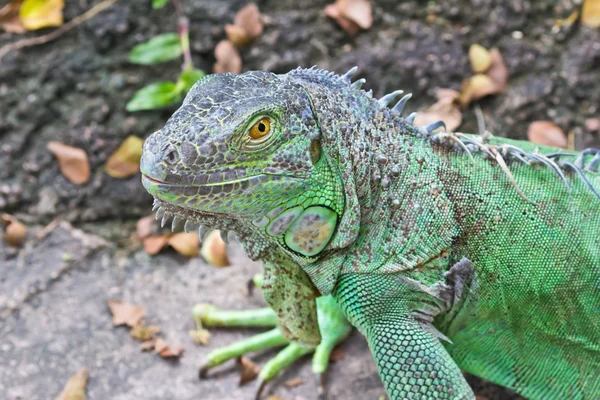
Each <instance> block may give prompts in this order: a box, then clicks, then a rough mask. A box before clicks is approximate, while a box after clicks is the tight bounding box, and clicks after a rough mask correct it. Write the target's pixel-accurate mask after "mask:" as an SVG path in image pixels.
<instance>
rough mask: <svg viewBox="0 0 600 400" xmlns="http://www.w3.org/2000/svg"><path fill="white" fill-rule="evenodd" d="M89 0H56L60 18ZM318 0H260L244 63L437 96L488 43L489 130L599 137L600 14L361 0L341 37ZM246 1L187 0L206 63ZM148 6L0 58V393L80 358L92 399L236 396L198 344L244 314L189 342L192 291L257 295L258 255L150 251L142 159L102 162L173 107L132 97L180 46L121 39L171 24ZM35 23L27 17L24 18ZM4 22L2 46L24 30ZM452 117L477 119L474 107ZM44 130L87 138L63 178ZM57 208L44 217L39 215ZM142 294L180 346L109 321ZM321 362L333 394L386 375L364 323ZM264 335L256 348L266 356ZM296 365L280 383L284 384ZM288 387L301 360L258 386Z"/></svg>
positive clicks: (40, 385)
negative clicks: (4, 233)
mask: <svg viewBox="0 0 600 400" xmlns="http://www.w3.org/2000/svg"><path fill="white" fill-rule="evenodd" d="M95 3H96V1H92V0H81V1H78V2H68V4H67V6H66V8H65V19H66V20H70V19H72V18H74V17H75V16H77V15H79V14H81V13H82V12H84V11H85V10H87V9H89V8H90V7H91V6H92V5H93V4H95ZM327 3H328V1H308V0H296V1H289V0H279V1H259V2H258V6H259V8H260V10H261V11H262V13H263V14H264V15H265V16H266V17H267V18H266V19H267V25H266V26H265V32H264V33H263V35H261V36H260V37H259V38H258V39H257V40H256V41H255V42H254V43H253V44H252V45H251V46H249V47H248V48H246V49H245V50H243V51H242V58H243V68H244V69H263V68H266V69H269V70H271V71H274V72H286V71H288V70H289V69H291V68H295V67H296V66H298V65H301V66H311V65H315V64H316V65H318V66H319V67H322V68H326V69H330V70H334V71H337V72H345V71H346V70H347V69H349V68H350V67H351V66H353V65H358V66H359V68H360V69H359V76H360V77H364V78H366V79H367V84H366V86H365V87H366V88H372V89H373V90H374V92H375V95H377V96H380V95H382V94H384V93H387V92H389V91H391V90H394V89H398V88H402V89H404V90H405V91H407V92H412V93H413V94H414V97H413V100H411V103H410V104H409V106H408V108H409V109H410V111H413V110H417V109H419V108H422V107H426V106H428V105H430V104H431V103H433V102H434V97H433V94H434V89H435V88H436V87H443V88H454V89H459V88H460V83H461V81H462V80H463V79H464V78H466V77H468V76H469V75H470V74H471V72H470V66H469V62H468V57H467V51H468V48H469V45H470V44H472V43H479V44H481V45H484V46H486V47H498V48H499V49H500V52H501V53H502V55H503V57H504V60H505V62H506V64H507V67H508V69H509V72H510V80H509V85H508V89H507V90H506V92H505V93H503V94H501V95H497V96H493V97H490V98H487V99H484V100H483V101H481V102H480V104H481V107H482V109H483V112H484V115H485V119H486V123H487V127H488V129H489V130H490V131H492V132H493V133H495V134H497V135H501V136H509V137H514V138H525V133H526V131H527V127H528V125H529V123H530V122H531V121H533V120H550V121H553V122H555V123H557V124H558V125H559V126H560V127H561V128H562V129H563V130H564V131H565V132H568V131H573V135H574V137H575V144H576V147H577V148H584V147H588V146H590V145H594V144H595V145H596V146H597V145H598V144H599V143H600V138H599V137H598V132H590V131H586V129H585V128H584V125H585V123H584V121H585V120H586V119H588V118H598V115H599V110H598V104H600V31H599V30H598V29H595V30H594V29H591V28H586V27H582V26H581V25H579V24H573V25H572V26H563V27H561V28H555V24H556V20H557V19H561V18H566V17H567V16H568V15H569V14H571V12H572V11H573V10H574V9H575V8H577V7H578V5H577V4H578V2H576V1H563V0H561V1H549V0H542V1H535V2H533V1H523V0H511V1H493V0H473V1H460V0H451V1H444V2H428V3H427V5H423V2H419V1H402V2H398V1H372V3H373V14H374V23H373V27H372V28H371V29H370V30H368V31H365V32H362V33H360V34H359V35H357V36H356V37H354V38H351V37H349V36H348V35H347V34H346V33H345V32H344V31H342V30H341V29H340V28H339V27H338V26H337V25H336V23H335V22H334V21H332V20H331V19H329V18H328V17H326V16H325V14H324V13H323V8H324V7H325V5H326V4H327ZM243 4H244V2H241V1H230V0H227V1H200V0H188V1H185V10H186V13H187V15H188V16H189V18H190V23H191V39H192V51H193V58H194V63H195V64H196V65H197V66H198V67H200V68H202V69H204V70H205V71H211V69H212V64H213V62H214V58H213V50H214V46H215V44H216V43H217V42H218V41H219V40H221V39H222V38H223V37H224V33H223V27H224V25H225V24H226V23H230V22H231V21H232V20H233V16H234V14H235V12H236V11H237V10H238V9H239V8H240V7H241V6H242V5H243ZM170 7H171V6H170V5H168V6H167V8H165V9H163V10H162V11H153V10H152V9H151V7H150V1H147V0H137V1H129V2H125V1H119V2H117V3H116V4H115V5H114V6H112V7H111V8H110V9H108V10H107V11H104V12H102V13H100V14H99V15H97V16H96V17H94V18H93V19H91V20H89V21H87V22H85V23H83V24H82V25H80V26H79V27H77V28H75V29H74V30H72V31H70V32H68V33H66V34H64V35H63V36H61V37H60V38H58V39H57V40H55V41H53V42H50V43H48V44H45V45H41V46H36V47H31V48H28V49H24V50H21V51H15V52H11V53H9V54H8V55H6V56H5V57H4V59H3V60H2V62H1V63H0V211H1V212H8V213H11V214H14V215H16V216H17V217H18V218H19V219H20V220H21V221H23V222H24V223H25V224H26V225H27V226H28V228H29V231H28V237H27V241H26V243H25V245H24V247H23V248H21V249H19V250H17V251H15V250H13V249H10V248H8V247H6V246H5V244H4V242H3V241H1V240H0V337H2V341H1V342H0V398H3V399H4V398H6V399H9V400H16V399H26V400H35V399H52V398H54V397H55V396H56V395H57V394H58V393H59V392H60V391H61V388H62V386H63V384H64V382H65V381H66V380H67V379H68V377H69V376H70V375H71V374H72V373H74V372H75V371H76V370H78V369H79V368H81V367H87V368H88V370H89V373H90V382H89V386H88V396H89V398H90V399H133V398H144V399H198V398H202V399H215V400H216V399H242V398H250V397H251V395H252V393H253V390H254V388H253V386H252V384H250V385H247V386H243V387H238V384H237V383H238V382H237V381H238V379H239V376H238V374H237V372H236V371H235V370H234V367H233V365H232V364H227V366H225V367H223V368H220V369H219V370H218V371H216V372H215V373H214V374H213V375H212V376H211V378H210V379H209V380H206V381H199V380H198V379H197V368H198V366H199V364H200V361H201V359H202V357H203V355H205V354H206V353H207V352H208V351H209V349H213V348H216V347H218V346H220V345H224V344H227V343H230V342H231V341H233V340H235V339H239V338H242V337H247V336H249V335H251V334H252V332H251V331H249V330H248V331H233V332H232V331H227V330H215V331H213V337H212V340H211V343H210V345H209V346H208V348H207V347H198V346H195V345H194V344H193V343H192V340H191V339H190V338H189V336H188V330H190V329H192V328H193V323H192V320H191V318H190V310H191V307H192V306H193V305H194V304H195V303H197V302H212V303H214V304H217V305H218V306H220V307H223V308H238V309H241V308H247V307H259V306H261V305H262V300H261V299H260V297H259V296H258V295H254V296H250V297H249V296H248V295H247V293H246V289H245V287H246V281H247V279H248V278H250V277H251V276H252V274H253V273H255V272H257V271H259V267H258V266H257V265H256V264H254V263H252V262H250V261H248V260H247V259H246V258H245V257H244V255H243V253H242V251H241V249H239V248H238V247H237V246H235V245H233V246H232V247H231V249H230V252H231V258H232V260H233V261H234V262H233V264H234V265H233V266H232V267H231V268H228V269H219V270H217V269H214V268H212V267H209V266H208V265H207V264H205V263H204V262H203V261H201V260H200V259H196V258H195V259H191V260H188V259H184V258H182V257H181V256H178V255H177V254H176V253H175V252H172V251H167V252H165V253H162V254H160V255H158V256H155V257H150V256H148V255H147V254H146V253H145V252H144V251H143V249H140V248H139V246H138V248H135V247H132V246H131V243H130V241H129V237H130V236H131V234H132V233H133V232H134V230H135V222H136V221H137V219H139V218H140V217H142V216H145V215H148V214H149V211H150V207H151V199H150V197H149V195H147V194H146V193H145V191H144V189H143V188H142V186H141V184H140V179H139V176H135V177H132V178H130V179H126V180H118V179H113V178H111V177H109V176H108V175H106V173H104V172H103V170H102V168H101V167H102V166H103V165H104V163H105V162H106V160H107V158H108V156H109V155H110V154H112V152H113V151H114V150H115V149H116V148H117V146H118V145H119V144H120V143H121V142H122V141H123V139H124V138H125V137H127V136H128V135H132V134H134V135H138V136H140V137H145V136H147V135H148V134H150V133H151V132H153V131H154V130H156V129H159V128H160V127H161V125H162V124H163V123H164V121H165V120H166V119H167V118H168V116H169V115H170V114H171V113H172V112H173V111H174V108H171V109H166V110H164V111H158V112H143V113H127V112H126V111H125V104H126V103H127V101H128V100H129V99H130V98H131V96H132V94H133V93H134V91H135V90H137V89H139V88H140V87H142V86H144V85H146V84H148V83H150V82H154V81H158V80H165V79H174V78H175V77H176V75H177V73H178V70H179V65H178V63H177V62H172V63H168V64H162V65H159V66H154V67H141V66H137V65H132V64H130V63H128V62H127V55H128V52H129V50H130V49H131V48H132V47H133V46H134V45H135V44H137V43H139V42H142V41H144V40H147V39H149V38H150V37H152V36H154V35H156V34H157V33H160V32H172V31H175V29H176V20H175V17H174V14H173V9H172V8H170ZM36 34H38V33H31V34H28V35H30V36H34V35H36ZM19 38H20V37H17V35H14V34H9V33H1V34H0V46H2V45H4V44H6V43H10V42H13V41H15V40H18V39H19ZM464 118H465V120H464V122H463V125H462V126H461V130H462V131H465V132H476V131H477V124H476V122H475V117H474V113H473V111H472V109H468V110H466V111H465V113H464ZM51 140H56V141H60V142H63V143H66V144H69V145H72V146H76V147H80V148H82V149H84V150H85V151H86V152H87V154H88V155H89V158H90V163H91V167H92V178H91V180H90V182H89V183H88V184H86V185H83V186H81V185H74V184H72V183H70V182H69V181H68V180H66V179H65V178H64V177H63V176H62V175H61V173H60V171H59V169H58V165H57V163H56V160H55V159H54V157H53V156H52V155H51V154H50V153H49V152H48V151H47V150H46V144H47V143H48V141H51ZM57 218H59V219H60V220H61V221H62V222H59V223H54V224H53V226H54V229H46V231H44V227H45V226H47V224H49V223H51V222H52V221H56V219H57ZM111 298H117V299H123V300H127V301H130V302H132V303H135V304H139V305H142V306H144V307H145V308H146V310H147V319H148V320H149V321H150V322H151V323H153V324H155V325H158V326H160V327H161V329H162V331H163V336H164V337H165V338H166V339H167V340H168V341H169V342H171V343H174V344H182V345H184V346H185V348H186V350H185V354H184V356H183V358H181V360H179V361H175V362H171V361H165V360H163V359H160V358H159V357H158V356H156V355H153V354H148V353H142V352H141V351H140V350H139V344H138V343H137V342H135V341H133V340H132V339H131V338H130V337H129V333H128V331H127V330H126V329H123V328H113V327H112V326H111V317H110V313H109V310H108V307H107V305H106V301H107V300H108V299H111ZM342 348H343V351H344V353H345V358H344V359H343V360H340V361H337V362H335V363H334V364H333V365H332V368H331V371H330V374H329V384H328V389H329V398H330V399H373V400H375V399H378V398H379V397H380V396H381V395H383V393H384V392H383V389H382V386H381V383H380V381H379V378H378V377H377V374H376V370H375V367H374V365H373V362H372V360H371V358H370V355H369V353H368V349H367V346H366V344H365V342H364V340H363V339H362V338H361V337H360V335H358V334H356V333H355V334H353V336H352V337H351V338H350V340H348V341H347V342H346V343H345V344H344V345H343V346H342ZM273 354H274V353H267V354H266V355H261V356H257V357H254V359H255V361H257V362H264V361H265V360H267V359H268V357H269V356H272V355H273ZM295 377H301V378H302V379H303V384H302V385H300V386H298V387H296V388H292V389H288V388H286V387H285V386H283V385H282V383H283V382H285V381H286V380H288V379H290V378H295ZM472 383H473V385H474V387H476V389H477V392H478V393H479V394H480V395H483V396H486V397H488V398H490V399H504V398H509V397H510V396H511V395H510V394H509V393H507V392H506V391H504V390H503V389H501V388H497V387H495V386H494V385H491V384H487V383H484V382H481V381H477V380H475V379H473V380H472ZM269 388H270V389H272V390H273V391H274V393H276V394H277V395H279V396H281V397H282V398H283V399H286V400H289V399H313V398H314V397H315V388H314V384H313V377H312V376H311V372H310V360H308V359H307V360H304V361H302V362H300V363H299V364H297V365H295V366H294V367H292V368H290V369H289V370H288V371H287V373H286V374H285V375H284V376H282V377H281V378H280V379H278V380H277V382H275V383H274V384H272V385H270V386H269Z"/></svg>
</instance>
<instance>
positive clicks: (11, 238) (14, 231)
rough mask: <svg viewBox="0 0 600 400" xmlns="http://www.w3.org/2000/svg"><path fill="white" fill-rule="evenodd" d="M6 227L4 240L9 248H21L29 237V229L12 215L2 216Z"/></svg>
mask: <svg viewBox="0 0 600 400" xmlns="http://www.w3.org/2000/svg"><path fill="white" fill-rule="evenodd" d="M0 221H2V224H3V225H4V240H5V241H6V243H7V244H8V245H9V246H13V247H19V246H20V245H22V244H23V242H24V241H25V236H27V227H26V226H25V225H23V224H22V223H21V222H19V220H17V218H15V217H13V216H12V215H10V214H0Z"/></svg>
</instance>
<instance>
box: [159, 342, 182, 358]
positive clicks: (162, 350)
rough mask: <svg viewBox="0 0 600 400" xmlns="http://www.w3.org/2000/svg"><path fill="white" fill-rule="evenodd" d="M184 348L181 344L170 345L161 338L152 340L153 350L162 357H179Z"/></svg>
mask: <svg viewBox="0 0 600 400" xmlns="http://www.w3.org/2000/svg"><path fill="white" fill-rule="evenodd" d="M184 350H185V349H184V348H183V346H171V345H169V344H167V342H165V341H164V340H163V339H161V338H158V339H156V341H155V342H154V351H156V353H157V354H158V355H159V356H161V357H162V358H179V357H181V356H182V355H183V351H184Z"/></svg>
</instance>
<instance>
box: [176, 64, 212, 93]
mask: <svg viewBox="0 0 600 400" xmlns="http://www.w3.org/2000/svg"><path fill="white" fill-rule="evenodd" d="M204 75H206V74H205V73H204V71H202V70H201V69H196V68H192V69H186V70H185V71H181V74H179V79H177V84H178V85H182V86H183V93H187V92H189V91H190V89H191V88H192V86H194V84H195V83H196V82H198V81H199V80H200V79H202V77H203V76H204Z"/></svg>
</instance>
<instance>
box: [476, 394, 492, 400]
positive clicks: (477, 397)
mask: <svg viewBox="0 0 600 400" xmlns="http://www.w3.org/2000/svg"><path fill="white" fill-rule="evenodd" d="M475 400H489V399H488V398H487V397H485V396H479V395H477V396H475Z"/></svg>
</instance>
